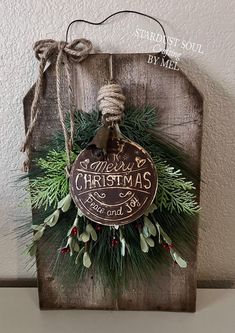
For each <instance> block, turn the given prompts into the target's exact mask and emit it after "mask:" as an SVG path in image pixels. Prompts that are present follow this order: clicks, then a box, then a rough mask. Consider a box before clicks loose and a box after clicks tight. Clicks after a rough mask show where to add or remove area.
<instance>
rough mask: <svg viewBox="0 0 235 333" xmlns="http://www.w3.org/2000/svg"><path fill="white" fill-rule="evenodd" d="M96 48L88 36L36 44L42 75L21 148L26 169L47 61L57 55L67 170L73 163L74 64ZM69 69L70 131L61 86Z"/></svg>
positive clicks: (39, 77) (58, 94)
mask: <svg viewBox="0 0 235 333" xmlns="http://www.w3.org/2000/svg"><path fill="white" fill-rule="evenodd" d="M91 49H92V43H91V42H90V41H89V40H87V39H84V38H81V39H75V40H74V41H73V42H71V43H67V42H57V41H54V40H52V39H45V40H40V41H38V42H36V43H35V45H34V51H35V55H36V58H37V59H38V60H39V61H40V65H39V75H38V79H37V82H36V85H35V91H34V98H33V102H32V105H31V113H30V123H29V126H28V130H27V133H26V136H25V141H24V143H23V146H22V148H21V151H22V152H26V154H27V160H26V161H25V162H24V165H23V169H24V171H28V169H29V163H30V161H29V157H30V148H31V143H32V136H33V131H34V128H35V125H36V122H37V119H38V116H39V114H40V105H39V104H40V97H41V95H42V90H43V73H44V69H45V67H46V65H47V62H48V61H49V60H51V59H52V58H56V92H57V103H58V112H59V118H60V123H61V126H62V129H63V133H64V139H65V150H66V155H67V170H68V171H69V169H70V165H71V150H72V146H73V137H74V107H73V92H72V75H71V73H72V68H71V65H72V63H79V62H81V61H83V60H84V59H85V58H87V56H88V55H89V53H90V51H91ZM63 66H64V68H65V72H66V76H67V82H68V95H69V114H70V130H69V131H68V130H67V128H66V125H65V114H64V112H63V106H62V99H61V89H62V69H63Z"/></svg>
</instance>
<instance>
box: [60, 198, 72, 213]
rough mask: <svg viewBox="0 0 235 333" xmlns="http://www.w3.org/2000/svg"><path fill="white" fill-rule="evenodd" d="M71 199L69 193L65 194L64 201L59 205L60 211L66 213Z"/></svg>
mask: <svg viewBox="0 0 235 333" xmlns="http://www.w3.org/2000/svg"><path fill="white" fill-rule="evenodd" d="M71 201H72V198H71V195H70V194H68V195H66V197H65V200H64V203H63V205H62V207H61V210H62V212H64V213H66V212H67V211H68V210H69V208H70V205H71Z"/></svg>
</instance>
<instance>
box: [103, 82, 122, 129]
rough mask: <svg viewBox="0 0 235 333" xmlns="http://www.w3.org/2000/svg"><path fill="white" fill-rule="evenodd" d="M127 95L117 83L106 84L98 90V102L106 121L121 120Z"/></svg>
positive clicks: (114, 121)
mask: <svg viewBox="0 0 235 333" xmlns="http://www.w3.org/2000/svg"><path fill="white" fill-rule="evenodd" d="M125 99H126V98H125V96H124V95H123V92H122V88H121V86H120V85H119V84H117V83H110V84H106V85H104V86H103V87H101V88H100V90H99V92H98V97H97V102H98V103H99V110H100V111H101V113H102V116H103V120H104V122H105V123H108V124H113V123H117V122H120V121H121V119H122V116H123V111H124V102H125Z"/></svg>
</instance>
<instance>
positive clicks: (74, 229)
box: [71, 227, 78, 236]
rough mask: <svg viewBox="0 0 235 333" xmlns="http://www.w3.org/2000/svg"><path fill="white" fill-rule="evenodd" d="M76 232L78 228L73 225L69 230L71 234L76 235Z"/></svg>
mask: <svg viewBox="0 0 235 333" xmlns="http://www.w3.org/2000/svg"><path fill="white" fill-rule="evenodd" d="M77 234H78V228H77V227H73V229H72V230H71V235H72V236H77Z"/></svg>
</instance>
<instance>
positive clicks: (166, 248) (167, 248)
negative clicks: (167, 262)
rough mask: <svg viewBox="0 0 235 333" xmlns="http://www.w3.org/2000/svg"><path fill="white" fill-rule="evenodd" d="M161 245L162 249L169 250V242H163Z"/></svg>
mask: <svg viewBox="0 0 235 333" xmlns="http://www.w3.org/2000/svg"><path fill="white" fill-rule="evenodd" d="M162 246H163V247H164V249H165V250H166V251H168V252H169V251H170V248H171V245H169V244H167V243H163V244H162Z"/></svg>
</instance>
